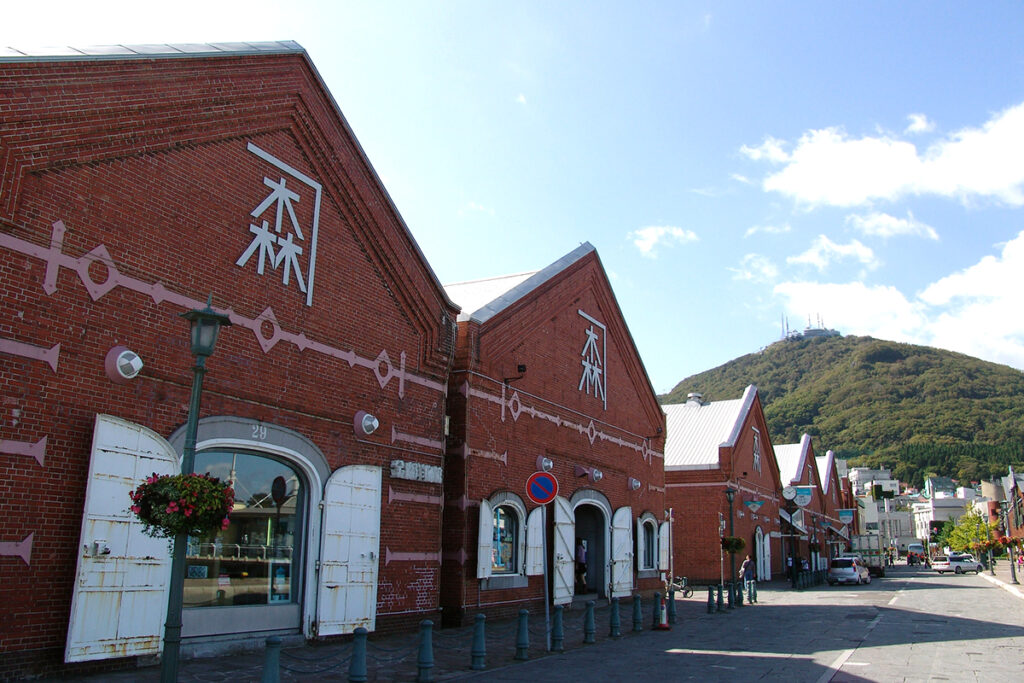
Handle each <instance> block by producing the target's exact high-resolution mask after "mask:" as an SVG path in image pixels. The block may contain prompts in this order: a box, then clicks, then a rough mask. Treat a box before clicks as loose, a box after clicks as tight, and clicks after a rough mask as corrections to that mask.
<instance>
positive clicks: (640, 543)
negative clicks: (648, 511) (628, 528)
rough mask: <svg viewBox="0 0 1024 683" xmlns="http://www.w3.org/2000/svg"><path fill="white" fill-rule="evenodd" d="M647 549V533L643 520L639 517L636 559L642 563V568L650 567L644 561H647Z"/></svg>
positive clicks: (637, 522) (637, 521)
mask: <svg viewBox="0 0 1024 683" xmlns="http://www.w3.org/2000/svg"><path fill="white" fill-rule="evenodd" d="M646 549H647V538H646V534H644V524H643V520H641V519H640V518H637V520H636V560H637V563H638V564H639V565H640V568H642V569H647V568H648V567H645V566H644V561H645V560H644V558H645V557H647V555H646V554H645V552H644V551H645V550H646Z"/></svg>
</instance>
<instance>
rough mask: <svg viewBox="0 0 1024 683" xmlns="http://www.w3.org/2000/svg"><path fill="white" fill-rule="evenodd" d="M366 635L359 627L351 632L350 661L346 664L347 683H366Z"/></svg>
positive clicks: (363, 629) (364, 630)
mask: <svg viewBox="0 0 1024 683" xmlns="http://www.w3.org/2000/svg"><path fill="white" fill-rule="evenodd" d="M366 634H367V631H366V629H365V628H363V627H362V626H360V627H359V628H357V629H356V630H355V631H353V632H352V659H350V660H349V663H348V680H349V683H366V681H367V680H368V679H367V678H366Z"/></svg>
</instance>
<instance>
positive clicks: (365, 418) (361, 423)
mask: <svg viewBox="0 0 1024 683" xmlns="http://www.w3.org/2000/svg"><path fill="white" fill-rule="evenodd" d="M352 426H353V427H355V430H356V436H369V435H370V434H373V433H374V432H375V431H377V427H380V420H378V419H377V418H375V417H374V416H373V415H370V414H369V413H368V412H366V411H365V410H360V411H359V412H357V413H356V416H355V418H353V420H352Z"/></svg>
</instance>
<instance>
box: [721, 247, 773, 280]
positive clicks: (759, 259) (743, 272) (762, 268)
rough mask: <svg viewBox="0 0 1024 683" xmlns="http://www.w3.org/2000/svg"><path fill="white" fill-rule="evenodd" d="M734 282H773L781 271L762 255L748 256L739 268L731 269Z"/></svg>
mask: <svg viewBox="0 0 1024 683" xmlns="http://www.w3.org/2000/svg"><path fill="white" fill-rule="evenodd" d="M729 270H730V271H732V273H733V276H732V278H733V279H734V280H745V281H748V282H772V281H774V280H775V278H777V277H778V275H779V269H778V268H776V267H775V264H774V263H772V260H771V259H769V258H768V257H767V256H761V255H760V254H747V255H746V256H744V257H743V259H742V260H741V261H740V267H739V268H729Z"/></svg>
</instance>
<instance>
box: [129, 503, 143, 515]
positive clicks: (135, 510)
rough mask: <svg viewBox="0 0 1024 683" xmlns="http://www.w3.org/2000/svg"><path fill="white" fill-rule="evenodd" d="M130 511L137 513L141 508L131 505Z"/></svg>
mask: <svg viewBox="0 0 1024 683" xmlns="http://www.w3.org/2000/svg"><path fill="white" fill-rule="evenodd" d="M131 511H132V512H134V513H135V514H139V513H140V512H142V508H140V507H139V506H138V505H132V507H131Z"/></svg>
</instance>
